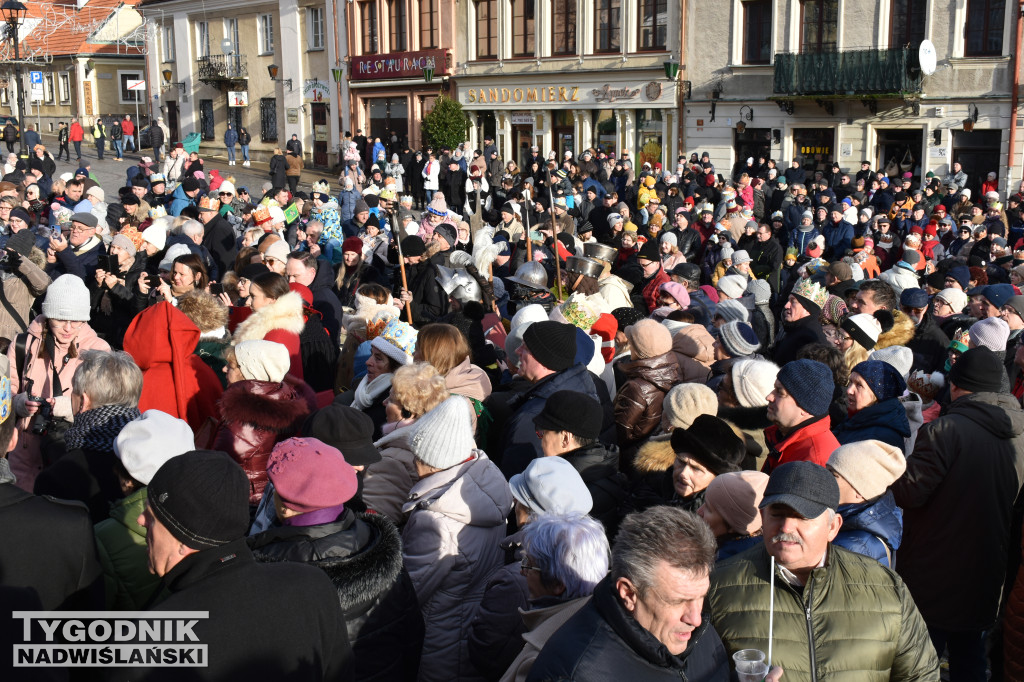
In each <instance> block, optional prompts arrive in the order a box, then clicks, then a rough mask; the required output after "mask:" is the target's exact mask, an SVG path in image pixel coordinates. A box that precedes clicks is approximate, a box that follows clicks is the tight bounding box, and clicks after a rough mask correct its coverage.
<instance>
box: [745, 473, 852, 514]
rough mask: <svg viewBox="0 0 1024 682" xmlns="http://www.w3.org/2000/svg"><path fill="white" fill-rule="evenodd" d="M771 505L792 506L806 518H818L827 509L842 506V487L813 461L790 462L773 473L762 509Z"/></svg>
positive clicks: (762, 502)
mask: <svg viewBox="0 0 1024 682" xmlns="http://www.w3.org/2000/svg"><path fill="white" fill-rule="evenodd" d="M770 504H783V505H786V506H787V507H790V508H792V509H793V511H795V512H796V513H797V514H799V515H800V516H802V517H804V518H805V519H816V518H818V517H819V516H821V515H822V514H824V513H825V510H826V509H832V510H835V509H837V508H838V507H839V484H838V483H836V479H835V477H834V476H833V475H832V474H831V473H830V472H829V471H828V469H826V468H825V467H823V466H821V465H820V464H815V463H814V462H806V461H803V462H787V463H786V464H783V465H782V466H780V467H778V468H776V469H775V470H774V471H772V474H771V477H770V478H769V479H768V487H766V488H765V490H764V498H763V499H762V500H761V504H760V505H758V506H759V508H761V509H764V508H765V507H767V506H768V505H770Z"/></svg>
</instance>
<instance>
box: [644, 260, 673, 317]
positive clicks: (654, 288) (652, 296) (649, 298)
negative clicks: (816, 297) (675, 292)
mask: <svg viewBox="0 0 1024 682" xmlns="http://www.w3.org/2000/svg"><path fill="white" fill-rule="evenodd" d="M671 281H672V278H671V277H669V276H668V273H667V272H665V268H663V267H661V266H660V265H659V266H658V274H656V275H655V276H654V277H652V278H651V281H650V282H648V283H647V286H645V287H644V291H643V294H644V303H646V304H647V310H648V311H651V310H654V309H655V308H657V307H658V292H659V290H660V289H661V285H662V284H664V283H665V282H671Z"/></svg>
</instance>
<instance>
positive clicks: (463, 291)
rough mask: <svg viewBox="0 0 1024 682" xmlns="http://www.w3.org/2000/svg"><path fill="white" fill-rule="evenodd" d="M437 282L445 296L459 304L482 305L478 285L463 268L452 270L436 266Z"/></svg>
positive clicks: (481, 293)
mask: <svg viewBox="0 0 1024 682" xmlns="http://www.w3.org/2000/svg"><path fill="white" fill-rule="evenodd" d="M437 282H438V284H440V285H441V288H442V289H444V292H445V293H446V294H448V295H449V296H450V297H452V298H454V299H455V300H456V301H459V302H460V303H469V302H470V301H476V302H478V303H482V302H483V300H484V297H483V291H482V290H481V289H480V283H479V282H477V281H476V279H475V278H474V277H473V276H472V275H470V274H469V273H468V272H466V271H465V270H464V269H463V268H456V269H452V268H446V267H444V266H443V265H439V266H437Z"/></svg>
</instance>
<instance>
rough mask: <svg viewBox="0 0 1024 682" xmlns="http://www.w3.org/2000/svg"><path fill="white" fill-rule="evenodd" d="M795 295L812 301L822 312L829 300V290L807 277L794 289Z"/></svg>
mask: <svg viewBox="0 0 1024 682" xmlns="http://www.w3.org/2000/svg"><path fill="white" fill-rule="evenodd" d="M793 295H794V296H799V297H800V298H803V299H806V300H808V301H810V302H811V303H813V304H814V305H816V306H818V309H819V310H820V309H821V308H823V307H825V301H827V300H828V289H826V288H825V287H823V286H821V285H820V284H818V283H817V282H815V281H814V280H812V279H810V278H808V277H805V278H803V279H801V280H800V281H799V282H797V284H796V286H795V287H793Z"/></svg>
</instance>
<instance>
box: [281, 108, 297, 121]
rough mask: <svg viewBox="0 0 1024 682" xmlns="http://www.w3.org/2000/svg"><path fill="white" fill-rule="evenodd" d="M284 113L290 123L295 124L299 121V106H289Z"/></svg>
mask: <svg viewBox="0 0 1024 682" xmlns="http://www.w3.org/2000/svg"><path fill="white" fill-rule="evenodd" d="M284 115H285V118H286V120H287V121H288V123H291V124H294V123H298V122H299V110H298V108H297V107H289V108H287V109H285V110H284Z"/></svg>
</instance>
